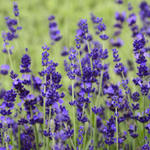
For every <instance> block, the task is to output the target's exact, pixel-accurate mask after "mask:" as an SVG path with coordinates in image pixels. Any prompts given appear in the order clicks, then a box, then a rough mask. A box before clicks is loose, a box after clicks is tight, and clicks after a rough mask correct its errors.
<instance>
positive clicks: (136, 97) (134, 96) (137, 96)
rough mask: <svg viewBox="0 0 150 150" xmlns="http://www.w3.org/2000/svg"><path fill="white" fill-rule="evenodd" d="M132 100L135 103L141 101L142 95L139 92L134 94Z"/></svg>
mask: <svg viewBox="0 0 150 150" xmlns="http://www.w3.org/2000/svg"><path fill="white" fill-rule="evenodd" d="M131 98H132V99H133V101H134V102H137V101H139V99H140V94H139V92H134V93H133V94H132V96H131Z"/></svg>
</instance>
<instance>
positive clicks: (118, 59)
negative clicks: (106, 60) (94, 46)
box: [112, 49, 120, 62]
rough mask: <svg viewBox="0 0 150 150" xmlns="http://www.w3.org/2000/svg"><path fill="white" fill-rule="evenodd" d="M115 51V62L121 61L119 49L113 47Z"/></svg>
mask: <svg viewBox="0 0 150 150" xmlns="http://www.w3.org/2000/svg"><path fill="white" fill-rule="evenodd" d="M112 51H113V57H114V60H113V61H114V62H119V61H120V58H119V54H118V51H117V50H116V49H112Z"/></svg>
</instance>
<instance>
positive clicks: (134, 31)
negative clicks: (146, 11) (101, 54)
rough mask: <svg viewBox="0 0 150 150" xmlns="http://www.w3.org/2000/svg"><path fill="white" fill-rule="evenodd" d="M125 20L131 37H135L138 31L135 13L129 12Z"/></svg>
mask: <svg viewBox="0 0 150 150" xmlns="http://www.w3.org/2000/svg"><path fill="white" fill-rule="evenodd" d="M127 22H128V25H129V27H130V29H131V31H132V37H136V36H137V35H138V33H139V29H138V26H137V25H136V15H135V14H134V13H131V14H130V15H129V17H128V19H127Z"/></svg>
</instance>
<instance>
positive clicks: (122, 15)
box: [115, 12, 126, 25]
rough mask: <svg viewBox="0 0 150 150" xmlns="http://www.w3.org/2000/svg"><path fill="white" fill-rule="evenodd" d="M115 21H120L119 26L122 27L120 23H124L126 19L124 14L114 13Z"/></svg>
mask: <svg viewBox="0 0 150 150" xmlns="http://www.w3.org/2000/svg"><path fill="white" fill-rule="evenodd" d="M115 19H116V20H117V21H120V25H122V23H123V22H124V21H125V19H126V13H125V12H122V13H119V12H116V13H115Z"/></svg>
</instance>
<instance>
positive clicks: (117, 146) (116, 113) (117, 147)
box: [115, 108, 119, 150]
mask: <svg viewBox="0 0 150 150" xmlns="http://www.w3.org/2000/svg"><path fill="white" fill-rule="evenodd" d="M117 115H118V112H117V108H115V118H116V139H117V143H116V150H118V149H119V145H118V117H117Z"/></svg>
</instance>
